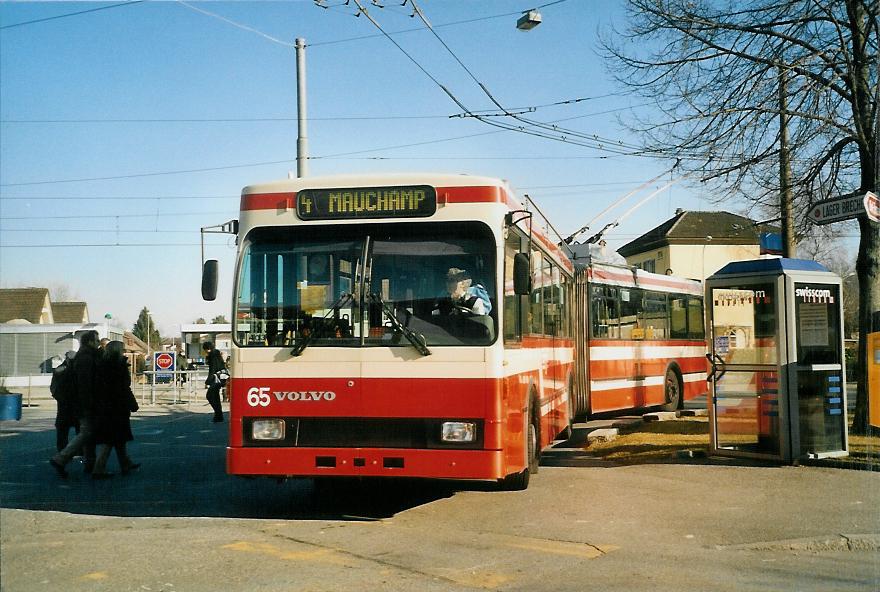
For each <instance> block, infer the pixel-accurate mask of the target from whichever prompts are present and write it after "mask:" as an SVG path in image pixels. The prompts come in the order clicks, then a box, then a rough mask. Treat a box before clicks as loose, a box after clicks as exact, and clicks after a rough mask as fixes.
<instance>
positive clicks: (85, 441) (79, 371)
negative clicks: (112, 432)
mask: <svg viewBox="0 0 880 592" xmlns="http://www.w3.org/2000/svg"><path fill="white" fill-rule="evenodd" d="M99 345H100V341H99V339H98V332H97V331H86V332H85V333H83V334H82V335H80V338H79V351H78V352H77V353H76V357H75V358H74V359H73V371H74V375H75V376H76V397H75V399H74V404H75V406H76V415H77V418H78V419H79V434H77V435H76V437H75V438H74V439H73V440H71V441H70V443H69V444H68V445H67V446H66V447H65V448H64V450H62V451H60V452H59V453H58V454H56V455H55V456H53V457H52V458H51V459H49V464H51V465H52V467H54V469H55V470H56V471H57V472H58V474H59V475H60V476H61V477H64V478H67V469H65V467H66V466H67V464H68V463H69V462H70V461H71V460H72V459H73V457H74V455H76V453H77V452H78V451H79V450H80V449H82V450H83V451H84V453H85V457H86V467H85V469H86V472H87V473H89V472H91V470H92V467H94V466H95V416H96V414H97V408H96V406H97V398H96V396H95V395H96V390H97V387H98V346H99Z"/></svg>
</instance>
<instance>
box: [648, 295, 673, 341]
mask: <svg viewBox="0 0 880 592" xmlns="http://www.w3.org/2000/svg"><path fill="white" fill-rule="evenodd" d="M644 302H645V304H644V322H643V323H642V326H643V327H644V328H645V338H646V339H666V338H667V337H669V320H668V314H667V310H666V308H667V306H666V294H665V293H664V292H647V291H646V292H645V301H644Z"/></svg>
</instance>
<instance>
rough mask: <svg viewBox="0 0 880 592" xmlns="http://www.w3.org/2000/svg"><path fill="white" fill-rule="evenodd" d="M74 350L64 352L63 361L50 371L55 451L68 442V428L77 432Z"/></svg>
mask: <svg viewBox="0 0 880 592" xmlns="http://www.w3.org/2000/svg"><path fill="white" fill-rule="evenodd" d="M74 357H76V352H75V351H69V352H67V353H66V354H64V361H63V362H61V364H60V365H59V366H58V367H57V368H55V369H54V370H53V371H52V382H51V383H50V384H49V392H50V393H52V398H53V399H55V401H56V403H57V407H56V412H55V448H56V451H57V452H61V451H62V450H64V449H65V448H66V447H67V445H68V444H69V443H70V430H71V429H73V430H74V432H75V433H76V434H79V419H78V418H77V412H76V378H75V377H74V370H73V358H74Z"/></svg>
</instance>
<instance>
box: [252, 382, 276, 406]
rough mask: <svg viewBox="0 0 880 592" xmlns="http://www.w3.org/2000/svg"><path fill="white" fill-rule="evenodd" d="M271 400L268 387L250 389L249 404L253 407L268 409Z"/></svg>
mask: <svg viewBox="0 0 880 592" xmlns="http://www.w3.org/2000/svg"><path fill="white" fill-rule="evenodd" d="M270 400H271V399H270V398H269V387H268V386H259V387H257V386H254V387H251V388H249V389H248V392H247V402H248V405H250V406H251V407H256V406H257V405H259V406H260V407H268V406H269V401H270Z"/></svg>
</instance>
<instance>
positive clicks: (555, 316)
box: [541, 259, 559, 337]
mask: <svg viewBox="0 0 880 592" xmlns="http://www.w3.org/2000/svg"><path fill="white" fill-rule="evenodd" d="M541 275H542V277H543V278H544V282H545V284H544V335H547V336H548V337H553V336H554V335H556V334H557V331H559V300H558V294H557V290H556V286H557V284H559V269H558V268H557V267H556V266H555V265H551V264H550V262H549V261H548V260H547V259H544V266H543V270H542V273H541Z"/></svg>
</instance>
